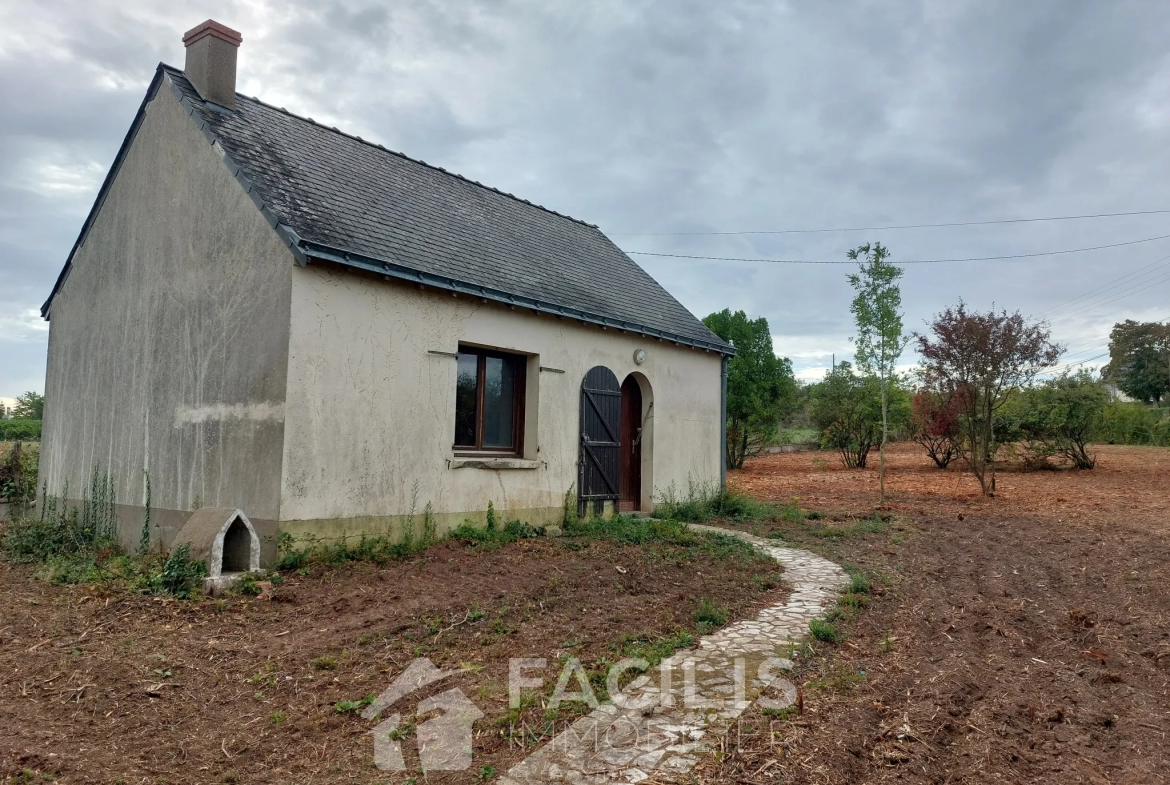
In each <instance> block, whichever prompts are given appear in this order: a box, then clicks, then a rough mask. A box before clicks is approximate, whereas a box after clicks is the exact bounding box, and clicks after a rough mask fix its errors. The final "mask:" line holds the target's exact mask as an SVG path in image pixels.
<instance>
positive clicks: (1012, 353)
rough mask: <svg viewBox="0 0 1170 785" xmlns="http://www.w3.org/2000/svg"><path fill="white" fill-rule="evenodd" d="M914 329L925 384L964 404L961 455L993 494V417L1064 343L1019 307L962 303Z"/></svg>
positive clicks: (984, 488) (1046, 365) (1055, 356)
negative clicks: (977, 307) (975, 307)
mask: <svg viewBox="0 0 1170 785" xmlns="http://www.w3.org/2000/svg"><path fill="white" fill-rule="evenodd" d="M929 326H930V332H929V334H926V335H923V334H921V333H915V334H914V337H915V338H916V339H917V342H918V353H919V354H920V355H921V356H922V365H921V368H920V370H919V373H920V375H921V377H922V381H923V382H924V383H925V385H926V386H927V387H928V388H929V389H931V390H934V391H935V392H937V393H938V394H940V395H944V396H947V397H953V398H954V399H956V400H958V401H961V402H962V413H963V414H962V417H961V418H960V422H961V432H962V437H961V438H960V440H959V445H960V450H961V451H962V457H963V459H964V460H965V461H966V463H967V465H968V467H970V469H971V471H972V472H973V473H974V474H975V476H976V478H978V480H979V487H980V488H981V489H982V491H983V493H984V494H985V495H987V496H993V495H995V463H994V458H995V448H996V445H995V417H996V413H997V412H998V411H999V410H1000V409H1001V408H1003V405H1004V404H1005V403H1006V402H1007V400H1008V398H1009V396H1011V395H1012V393H1013V392H1015V391H1017V390H1019V389H1020V388H1021V387H1024V386H1026V385H1027V384H1029V383H1030V382H1031V381H1032V380H1033V379H1035V378H1036V376H1037V375H1039V374H1040V373H1041V372H1042V371H1044V369H1046V368H1051V367H1052V366H1053V365H1055V364H1056V361H1057V360H1058V359H1060V355H1061V354H1063V353H1064V347H1063V346H1060V345H1059V344H1054V343H1052V342H1051V340H1050V333H1049V331H1048V325H1047V324H1046V323H1044V322H1039V323H1035V324H1029V323H1028V322H1026V321H1025V320H1024V317H1023V316H1021V315H1020V313H1019V312H1018V311H1017V312H1016V313H1014V314H1008V312H1007V311H1000V312H999V313H996V312H995V311H988V312H987V313H977V312H973V311H968V310H967V306H966V305H965V304H964V303H963V302H962V301H960V302H959V305H958V306H957V307H953V308H948V309H946V310H945V311H943V312H942V313H940V314H938V316H936V317H935V319H934V321H933V322H931V323H930V325H929Z"/></svg>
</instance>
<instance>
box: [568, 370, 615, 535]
mask: <svg viewBox="0 0 1170 785" xmlns="http://www.w3.org/2000/svg"><path fill="white" fill-rule="evenodd" d="M621 404H622V390H621V387H619V386H618V380H617V377H616V376H614V374H613V371H611V370H610V369H608V368H606V367H605V366H603V365H598V366H596V367H594V368H591V369H589V372H588V373H586V374H585V378H584V379H583V380H582V381H581V459H580V466H579V470H578V471H579V479H578V483H577V512H578V514H580V515H585V514H586V512H587V511H588V505H589V503H590V502H593V504H594V506H595V508H596V509H598V510H600V508H601V504H602V502H604V501H606V500H607V499H608V500H611V501H613V502H614V504H617V501H618V497H619V495H620V490H619V489H620V487H621V481H620V479H619V474H618V458H619V452H620V445H621Z"/></svg>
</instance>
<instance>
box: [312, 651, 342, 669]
mask: <svg viewBox="0 0 1170 785" xmlns="http://www.w3.org/2000/svg"><path fill="white" fill-rule="evenodd" d="M309 664H310V665H312V666H313V670H318V671H335V670H337V658H336V657H334V656H333V655H332V654H322V655H321V656H320V657H317V658H315V659H314V660H313V661H312V662H310V663H309Z"/></svg>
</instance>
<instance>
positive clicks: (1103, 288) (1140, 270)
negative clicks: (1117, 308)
mask: <svg viewBox="0 0 1170 785" xmlns="http://www.w3.org/2000/svg"><path fill="white" fill-rule="evenodd" d="M1167 259H1170V256H1163V257H1162V258H1161V259H1158V260H1157V261H1154V262H1151V263H1149V264H1147V265H1146V266H1145V267H1139V268H1138V269H1136V270H1134V271H1133V272H1131V273H1128V274H1126V275H1123V276H1121V277H1120V278H1115V279H1113V280H1112V281H1109V282H1108V283H1106V284H1103V285H1101V286H1099V287H1097V288H1096V289H1090V290H1089V291H1087V292H1085V293H1084V294H1081V295H1080V296H1078V297H1074V298H1073V299H1071V300H1068V301H1066V302H1063V303H1060V304H1059V305H1054V306H1052V307H1051V308H1046V309H1045V310H1043V311H1041V312H1040V314H1039V315H1040V316H1045V315H1048V314H1053V313H1055V312H1057V311H1061V310H1063V309H1065V308H1067V307H1068V306H1070V305H1076V304H1077V303H1080V301H1082V300H1085V299H1086V298H1092V297H1093V296H1094V295H1099V294H1105V293H1106V292H1108V291H1110V290H1112V289H1116V288H1117V287H1118V286H1121V285H1122V284H1123V283H1125V282H1126V279H1128V278H1133V277H1134V276H1137V277H1138V278H1144V277H1146V276H1148V275H1153V274H1154V273H1155V272H1157V270H1156V269H1155V270H1150V268H1151V267H1157V266H1158V265H1161V264H1162V263H1163V262H1165V261H1166V260H1167ZM1146 270H1150V271H1149V272H1144V271H1146ZM1130 283H1133V282H1132V281H1130ZM1080 304H1081V305H1084V303H1080ZM1078 307H1079V306H1078Z"/></svg>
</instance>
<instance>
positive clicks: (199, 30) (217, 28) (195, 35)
mask: <svg viewBox="0 0 1170 785" xmlns="http://www.w3.org/2000/svg"><path fill="white" fill-rule="evenodd" d="M209 35H213V36H215V37H216V38H219V39H220V40H223V41H227V42H228V43H229V44H234V45H236V46H239V45H240V44H241V43H242V42H243V40H244V37H243V36H242V35H240V34H239V33H238V32H236V31H235V30H233V29H231V28H230V27H228V26H227V25H221V24H220V23H219V22H217V21H215V20H214V19H208V20H207V21H206V22H204V23H203V24H199V25H195V26H194V27H192V28H191V29H190V30H188V31H187V32H185V33H183V45H184V46H190V45H191V44H193V43H195V42H196V41H198V40H199V39H200V38H203V37H204V36H209Z"/></svg>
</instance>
